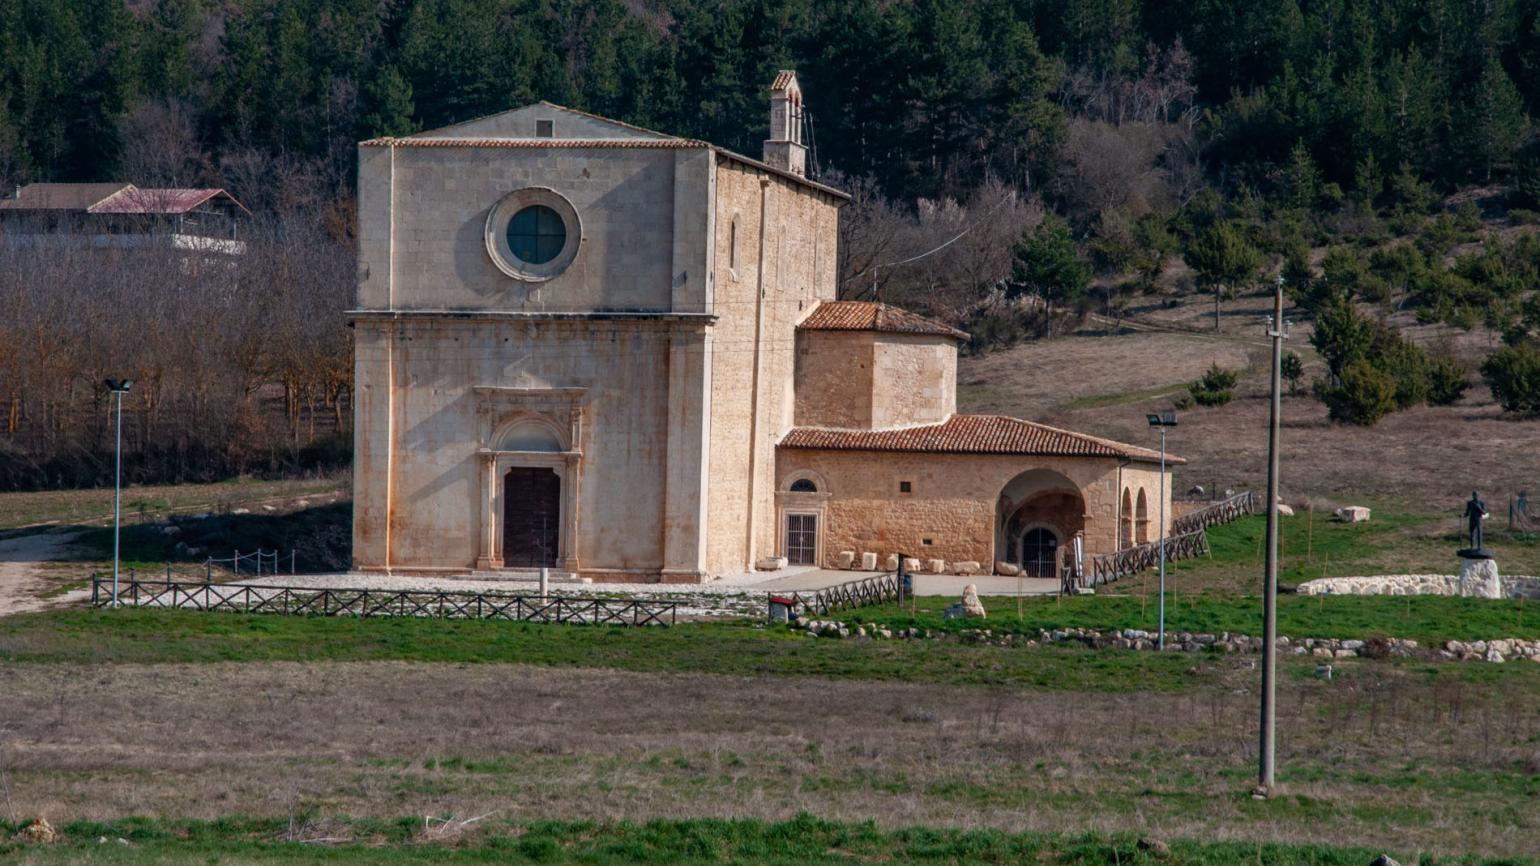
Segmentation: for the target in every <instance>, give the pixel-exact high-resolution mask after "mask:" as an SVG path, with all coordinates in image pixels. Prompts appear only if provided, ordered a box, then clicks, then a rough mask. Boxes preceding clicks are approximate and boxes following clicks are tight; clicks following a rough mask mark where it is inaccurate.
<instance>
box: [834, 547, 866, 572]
mask: <svg viewBox="0 0 1540 866" xmlns="http://www.w3.org/2000/svg"><path fill="white" fill-rule="evenodd" d="M872 558H873V559H875V558H876V557H872ZM834 561H835V563H837V564H838V565H839V567H840V568H844V569H848V568H850V567H851V566H852V565H855V562H856V552H855V551H854V550H841V551H840V552H839V553H838V554H835V557H834Z"/></svg>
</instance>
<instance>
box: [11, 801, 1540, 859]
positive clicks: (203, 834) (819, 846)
mask: <svg viewBox="0 0 1540 866" xmlns="http://www.w3.org/2000/svg"><path fill="white" fill-rule="evenodd" d="M1270 805H1271V804H1270ZM1277 805H1279V806H1283V807H1286V805H1287V804H1282V803H1280V804H1277ZM18 826H19V824H10V825H7V824H6V823H5V822H3V821H0V832H4V834H5V835H7V836H8V835H10V831H12V830H14V829H15V828H16V827H18ZM297 827H298V835H299V837H300V838H301V839H307V840H327V841H323V842H309V843H307V842H302V841H289V837H290V836H291V834H295V833H296V825H295V824H293V823H291V822H288V821H284V820H281V819H279V820H242V819H226V820H221V821H216V822H174V821H165V820H149V819H134V820H127V821H121V822H117V823H111V824H97V823H90V822H80V823H77V824H71V825H67V826H66V827H64V828H62V829H63V831H64V834H65V839H64V840H63V841H62V842H60V843H57V844H54V845H51V846H41V845H34V846H25V845H21V844H17V843H12V844H10V845H6V844H5V843H0V856H6V857H8V858H13V859H10V860H9V862H15V863H23V864H49V863H103V864H162V863H166V864H184V863H185V864H192V863H197V864H223V866H232V864H248V863H285V864H298V863H339V864H351V863H358V864H364V863H369V864H374V863H379V864H396V863H401V864H405V863H555V864H563V863H565V864H593V866H602V864H633V863H666V864H707V863H710V864H718V863H740V864H748V866H782V864H785V866H792V864H798V866H800V864H825V863H826V864H850V863H872V862H879V863H880V862H893V863H917V864H919V863H934V864H946V866H984V864H1005V863H1044V864H1055V866H1106V864H1118V866H1153V864H1156V863H1180V864H1187V866H1235V864H1245V863H1265V864H1268V866H1363V864H1365V863H1368V862H1369V861H1370V860H1371V859H1373V858H1374V857H1375V856H1377V855H1378V854H1379V853H1381V852H1380V851H1379V850H1377V849H1368V848H1337V847H1326V846H1318V845H1279V844H1258V843H1251V842H1218V843H1202V842H1195V841H1190V840H1182V839H1175V840H1169V841H1167V842H1166V844H1168V845H1169V854H1167V855H1166V856H1164V857H1161V856H1157V855H1156V854H1155V853H1154V852H1151V851H1148V850H1144V849H1143V848H1142V847H1141V845H1140V844H1139V843H1140V839H1139V837H1137V836H1134V835H1127V834H1119V835H1112V836H1108V835H1103V834H1090V835H1082V836H1070V835H1062V834H1045V833H1006V832H1001V831H996V830H935V829H927V828H907V829H899V830H886V829H881V828H879V827H878V826H877V825H875V824H873V823H861V824H853V823H841V822H831V821H822V820H818V819H816V818H812V817H808V816H805V815H804V816H800V817H798V818H796V819H793V820H790V821H784V822H776V823H769V822H761V821H729V820H713V819H698V820H686V821H650V822H646V823H613V824H611V823H605V824H595V823H590V822H543V823H535V824H523V825H519V824H509V823H505V822H499V821H496V820H495V819H493V820H492V821H491V822H490V824H488V823H482V822H478V824H476V825H472V827H471V829H470V831H469V832H468V834H466V835H463V836H460V837H459V838H455V837H454V836H451V837H450V838H448V839H447V840H445V841H440V840H438V839H435V838H434V833H433V832H432V831H429V832H424V829H423V822H422V820H421V819H420V818H418V817H410V818H403V819H402V820H400V821H396V822H380V821H373V822H350V821H347V820H345V819H343V820H330V821H325V822H322V823H320V824H316V825H311V824H308V823H307V822H304V821H300V822H299V823H298V825H297ZM103 838H105V839H106V840H107V842H106V843H105V844H99V843H98V840H99V839H103ZM120 838H121V839H123V840H124V843H119V842H118V841H117V840H118V839H120ZM1162 841H1165V840H1162ZM1391 853H1392V854H1394V855H1396V856H1398V858H1399V859H1400V860H1401V862H1403V863H1406V864H1408V866H1410V864H1414V863H1421V864H1423V866H1456V864H1466V866H1525V864H1532V863H1535V862H1537V861H1535V860H1533V859H1529V858H1503V859H1484V858H1474V857H1470V858H1437V859H1435V858H1433V857H1428V856H1424V857H1422V858H1420V859H1417V860H1414V859H1412V857H1413V853H1412V852H1404V851H1393V852H1391Z"/></svg>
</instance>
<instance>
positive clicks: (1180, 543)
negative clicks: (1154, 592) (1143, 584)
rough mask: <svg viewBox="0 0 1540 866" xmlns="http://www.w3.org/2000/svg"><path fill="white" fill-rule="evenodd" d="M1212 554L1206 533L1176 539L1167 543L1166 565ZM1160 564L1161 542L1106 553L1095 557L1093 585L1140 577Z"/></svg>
mask: <svg viewBox="0 0 1540 866" xmlns="http://www.w3.org/2000/svg"><path fill="white" fill-rule="evenodd" d="M1207 553H1208V534H1207V533H1206V532H1204V531H1203V530H1202V529H1199V530H1197V531H1195V532H1186V533H1183V534H1181V535H1173V536H1171V537H1170V538H1167V539H1166V561H1167V562H1178V561H1180V560H1183V559H1192V558H1193V557H1197V556H1203V555H1205V554H1207ZM1159 563H1160V542H1159V541H1152V542H1150V543H1148V544H1141V545H1139V546H1138V547H1130V548H1127V549H1126V550H1119V551H1118V552H1116V553H1104V554H1102V555H1100V556H1093V557H1091V574H1090V585H1091V586H1095V585H1096V584H1099V583H1111V582H1112V581H1114V580H1117V579H1118V578H1121V577H1127V576H1128V575H1131V574H1137V573H1139V572H1141V571H1144V570H1145V569H1148V568H1154V567H1155V566H1156V565H1158V564H1159Z"/></svg>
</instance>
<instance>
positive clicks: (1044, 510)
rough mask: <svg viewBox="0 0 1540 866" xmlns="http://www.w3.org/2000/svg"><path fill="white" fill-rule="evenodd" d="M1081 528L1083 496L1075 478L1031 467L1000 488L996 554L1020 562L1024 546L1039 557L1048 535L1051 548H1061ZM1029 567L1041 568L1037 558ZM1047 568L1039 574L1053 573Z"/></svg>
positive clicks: (1020, 563)
mask: <svg viewBox="0 0 1540 866" xmlns="http://www.w3.org/2000/svg"><path fill="white" fill-rule="evenodd" d="M1084 529H1085V497H1084V496H1083V495H1082V494H1081V492H1080V488H1079V487H1077V486H1075V482H1073V481H1071V480H1069V478H1067V477H1065V476H1064V475H1062V474H1060V473H1058V472H1055V471H1053V470H1051V469H1031V470H1028V471H1026V472H1023V473H1021V474H1020V475H1017V476H1016V477H1015V478H1012V479H1011V480H1010V483H1008V484H1006V485H1005V487H1004V488H1003V489H1001V491H1000V498H999V504H998V508H997V512H996V528H995V558H996V559H1003V560H1005V561H1006V562H1012V563H1016V564H1017V565H1023V564H1024V558H1025V555H1026V553H1027V552H1028V550H1027V549H1030V550H1031V551H1032V552H1034V553H1035V554H1036V555H1037V556H1038V557H1041V556H1042V552H1043V550H1044V548H1045V546H1046V545H1047V543H1048V541H1049V540H1050V539H1051V541H1052V548H1053V549H1057V548H1061V547H1064V546H1066V545H1068V544H1069V541H1070V539H1072V538H1074V537H1075V535H1076V534H1078V533H1080V532H1082V531H1084ZM1037 530H1044V531H1043V532H1037ZM1028 567H1029V568H1031V569H1037V570H1043V569H1042V567H1041V564H1040V563H1038V562H1036V561H1034V563H1031V564H1028ZM1047 571H1048V572H1049V573H1047V574H1044V575H1038V576H1044V577H1052V576H1053V574H1052V569H1051V568H1049V569H1047Z"/></svg>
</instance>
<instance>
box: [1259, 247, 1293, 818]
mask: <svg viewBox="0 0 1540 866" xmlns="http://www.w3.org/2000/svg"><path fill="white" fill-rule="evenodd" d="M1267 336H1268V337H1269V338H1271V339H1272V341H1273V376H1272V379H1273V393H1272V409H1271V412H1270V414H1269V417H1268V422H1267V558H1266V560H1265V563H1264V565H1263V572H1262V724H1261V729H1262V730H1261V742H1260V744H1259V745H1260V748H1259V750H1258V751H1259V752H1260V754H1259V756H1258V767H1257V795H1258V796H1261V797H1267V796H1271V795H1272V793H1273V754H1274V747H1275V745H1276V743H1277V729H1278V714H1277V706H1278V704H1277V697H1278V695H1277V692H1278V426H1279V421H1280V418H1281V416H1282V411H1283V383H1282V376H1281V375H1280V374H1281V372H1282V369H1283V341H1284V340H1287V339H1288V338H1289V323H1288V322H1287V321H1285V320H1284V318H1283V275H1282V274H1279V275H1278V283H1277V286H1276V288H1275V291H1274V293H1273V314H1272V315H1271V316H1268V317H1267Z"/></svg>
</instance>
